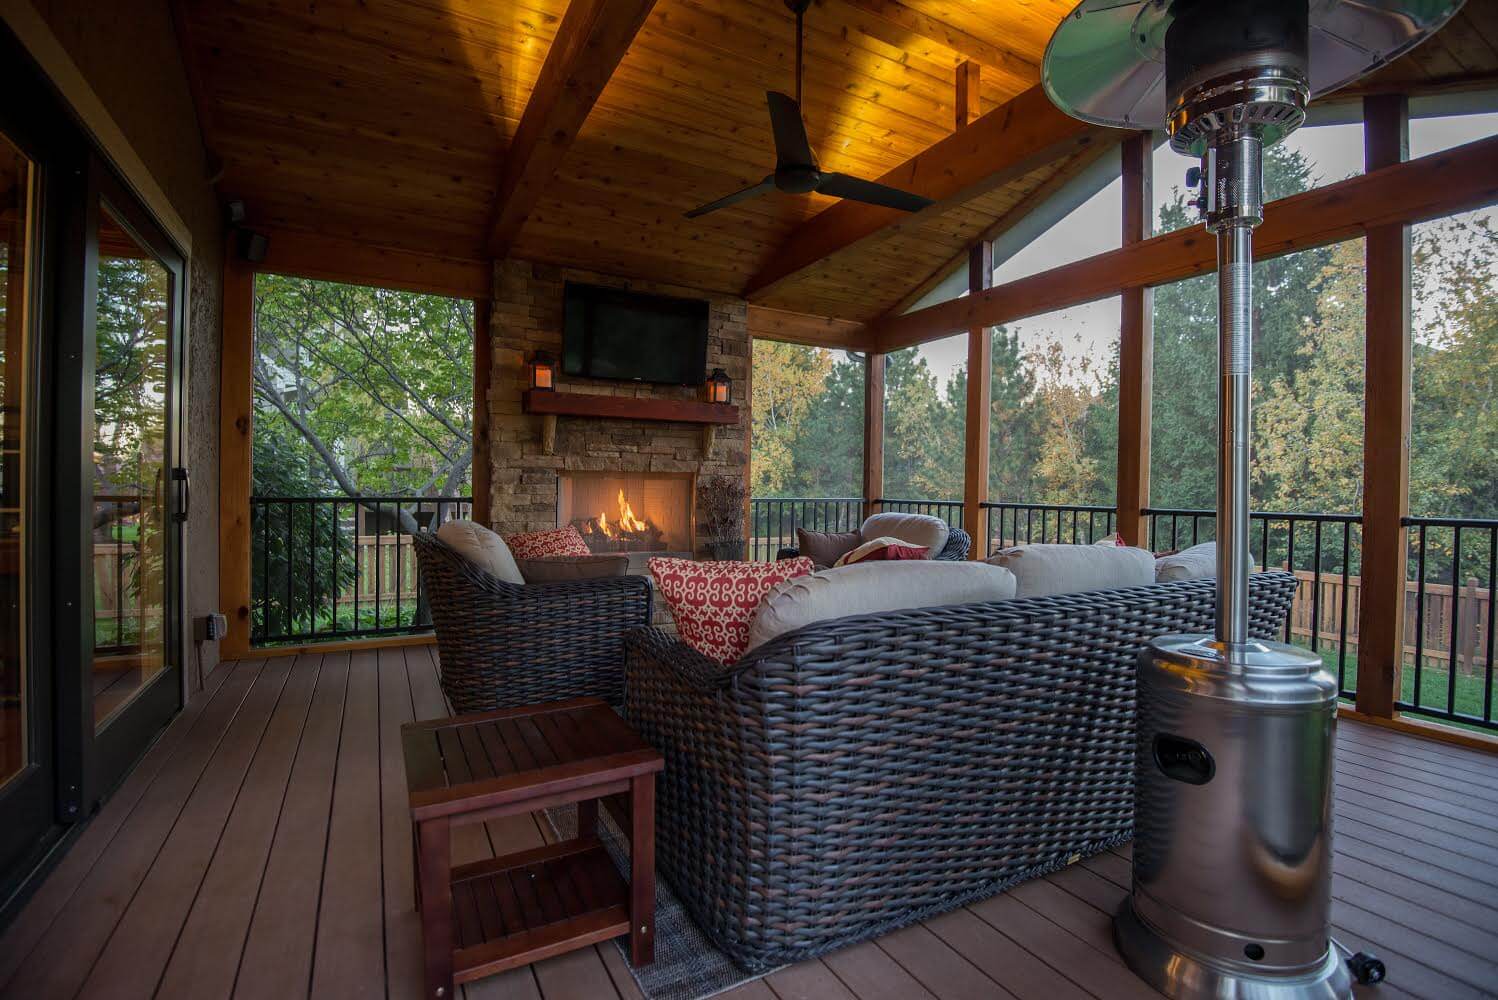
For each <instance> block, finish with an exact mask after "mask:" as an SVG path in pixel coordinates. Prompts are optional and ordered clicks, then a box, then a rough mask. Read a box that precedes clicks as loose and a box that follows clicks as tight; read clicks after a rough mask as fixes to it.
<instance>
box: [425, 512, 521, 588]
mask: <svg viewBox="0 0 1498 1000" xmlns="http://www.w3.org/2000/svg"><path fill="white" fill-rule="evenodd" d="M437 539H438V541H440V542H442V543H444V544H446V545H448V546H450V547H451V548H452V549H453V550H454V551H456V552H457V553H458V555H460V556H462V557H463V558H464V559H467V560H468V561H469V562H471V563H473V564H474V565H475V566H477V567H478V568H479V569H481V570H483V571H484V572H485V573H488V574H489V575H490V576H493V577H498V578H499V579H501V580H503V581H504V582H505V583H524V582H525V577H524V576H522V575H521V573H520V567H519V566H516V565H515V557H514V556H513V555H511V554H510V547H509V546H508V545H506V544H505V540H504V539H503V538H500V537H499V536H498V535H496V534H495V533H494V532H492V531H490V530H489V529H488V528H486V527H484V526H483V525H482V524H475V523H474V522H472V521H448V522H447V523H446V524H444V525H443V526H442V527H440V528H438V529H437Z"/></svg>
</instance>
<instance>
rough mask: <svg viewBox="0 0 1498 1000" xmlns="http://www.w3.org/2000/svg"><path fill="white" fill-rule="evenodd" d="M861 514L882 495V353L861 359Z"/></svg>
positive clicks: (869, 510) (873, 507)
mask: <svg viewBox="0 0 1498 1000" xmlns="http://www.w3.org/2000/svg"><path fill="white" fill-rule="evenodd" d="M863 366H864V367H863V516H864V517H868V516H869V515H870V514H875V513H878V507H879V505H878V503H876V502H875V501H877V500H878V499H879V498H880V497H882V496H883V495H884V355H883V354H875V353H874V352H873V351H870V352H869V353H867V354H865V355H864V360H863Z"/></svg>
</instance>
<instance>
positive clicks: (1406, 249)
mask: <svg viewBox="0 0 1498 1000" xmlns="http://www.w3.org/2000/svg"><path fill="white" fill-rule="evenodd" d="M1363 117H1364V132H1363V156H1364V163H1365V167H1366V170H1367V171H1368V172H1370V173H1371V172H1372V171H1374V170H1377V169H1379V168H1380V167H1387V166H1391V165H1393V164H1396V163H1399V162H1400V161H1402V160H1404V159H1406V158H1407V157H1408V155H1409V107H1408V102H1407V101H1406V99H1405V98H1404V97H1402V96H1399V95H1393V94H1385V95H1378V96H1372V97H1366V98H1364V99H1363ZM1366 240H1367V242H1366V248H1365V252H1366V256H1367V262H1368V268H1367V294H1366V297H1365V302H1366V308H1367V319H1366V328H1367V335H1366V341H1365V345H1364V351H1365V353H1366V359H1367V360H1366V362H1365V372H1366V386H1365V388H1364V404H1363V566H1362V580H1363V587H1362V595H1361V599H1360V604H1359V609H1358V695H1357V707H1358V711H1359V712H1362V713H1364V714H1365V715H1376V716H1383V717H1385V718H1392V717H1393V715H1394V701H1395V699H1396V698H1397V697H1398V693H1399V674H1400V668H1401V666H1402V665H1403V660H1404V584H1405V573H1406V539H1405V528H1404V524H1403V519H1404V517H1405V515H1406V514H1408V513H1409V478H1410V455H1409V444H1410V229H1409V226H1407V225H1402V224H1389V225H1378V226H1369V227H1368V230H1367V237H1366Z"/></svg>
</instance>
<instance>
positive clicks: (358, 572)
mask: <svg viewBox="0 0 1498 1000" xmlns="http://www.w3.org/2000/svg"><path fill="white" fill-rule="evenodd" d="M363 511H364V508H363V507H362V506H361V505H360V504H359V502H358V501H357V500H355V501H354V620H353V622H352V624H351V627H350V629H349V631H350V632H357V631H358V630H359V588H360V586H361V585H362V584H363V583H364V571H363V568H362V566H361V565H360V557H359V550H360V549H361V548H363V546H361V545H360V544H359V519H360V517H362V516H363Z"/></svg>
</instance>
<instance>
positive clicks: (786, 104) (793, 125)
mask: <svg viewBox="0 0 1498 1000" xmlns="http://www.w3.org/2000/svg"><path fill="white" fill-rule="evenodd" d="M765 99H766V100H767V101H768V102H769V104H770V128H771V130H773V131H774V133H775V165H776V166H777V167H815V166H816V165H817V158H816V157H815V156H813V155H812V154H811V141H810V140H809V139H807V138H806V123H805V122H803V121H802V120H801V105H799V104H797V103H796V102H795V101H794V100H792V99H791V98H789V97H787V96H786V95H785V94H782V93H779V92H777V91H774V90H771V91H767V92H766V93H765Z"/></svg>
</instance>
